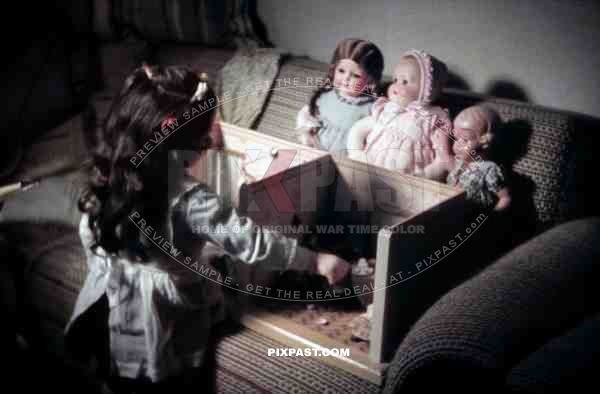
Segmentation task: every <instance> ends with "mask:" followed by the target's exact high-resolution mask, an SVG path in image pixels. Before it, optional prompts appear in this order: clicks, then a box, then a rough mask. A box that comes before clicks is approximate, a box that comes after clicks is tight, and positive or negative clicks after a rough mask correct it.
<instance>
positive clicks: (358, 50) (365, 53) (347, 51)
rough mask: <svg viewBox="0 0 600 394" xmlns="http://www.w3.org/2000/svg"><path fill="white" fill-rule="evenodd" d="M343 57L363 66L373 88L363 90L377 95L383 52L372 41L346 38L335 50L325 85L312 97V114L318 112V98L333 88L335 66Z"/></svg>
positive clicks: (368, 81)
mask: <svg viewBox="0 0 600 394" xmlns="http://www.w3.org/2000/svg"><path fill="white" fill-rule="evenodd" d="M342 59H350V60H353V61H355V62H356V63H357V64H358V65H359V66H361V67H362V69H363V70H364V71H365V72H366V73H367V76H368V80H367V85H371V89H370V90H369V91H368V92H363V94H372V95H375V89H376V88H377V86H378V85H379V81H380V80H381V75H382V73H383V54H382V53H381V51H380V50H379V48H378V47H377V46H376V45H375V44H373V43H372V42H370V41H367V40H363V39H360V38H346V39H344V40H342V41H340V42H339V43H338V44H337V46H336V48H335V51H334V52H333V56H332V58H331V63H330V64H329V71H328V72H327V79H326V83H325V85H324V86H321V87H319V88H318V89H317V90H316V91H315V92H314V93H313V95H312V97H311V99H310V104H309V110H310V114H311V115H312V116H316V114H317V100H318V99H319V97H320V96H321V95H322V94H323V93H325V92H327V91H330V90H331V89H333V85H332V84H333V77H334V74H335V68H336V66H337V64H338V62H339V61H340V60H342Z"/></svg>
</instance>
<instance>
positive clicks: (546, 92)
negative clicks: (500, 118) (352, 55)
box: [258, 0, 600, 117]
mask: <svg viewBox="0 0 600 394" xmlns="http://www.w3.org/2000/svg"><path fill="white" fill-rule="evenodd" d="M258 13H259V16H260V17H261V19H262V20H263V22H264V23H265V25H266V27H267V31H268V34H269V38H270V39H271V41H272V42H273V43H274V44H275V45H276V46H278V47H281V48H284V49H287V50H289V51H290V52H292V53H294V54H297V55H308V56H310V57H312V58H315V59H318V60H322V61H329V59H330V57H331V53H332V51H333V48H334V47H335V44H336V42H337V41H338V40H340V39H342V38H344V37H349V36H356V37H364V38H367V39H370V40H372V41H373V42H375V43H376V44H377V45H378V46H379V47H380V48H381V50H382V52H383V54H384V56H385V60H386V67H385V73H386V74H388V75H389V74H390V71H391V69H392V66H393V65H394V63H395V62H396V60H397V59H398V57H399V56H400V54H401V53H402V52H403V51H404V50H405V49H408V48H410V47H416V48H421V49H425V50H427V51H429V52H430V53H432V54H434V55H436V56H437V57H439V58H440V59H443V60H444V61H445V62H446V63H447V65H448V67H449V69H450V71H451V72H452V73H454V74H456V75H457V76H458V77H459V80H462V83H464V84H465V85H466V86H467V87H469V88H470V89H471V90H473V91H475V92H479V93H489V92H490V90H491V89H492V86H494V84H496V83H498V82H503V83H505V86H506V85H507V84H508V86H509V87H511V86H512V87H516V89H517V90H516V91H517V92H518V91H519V90H520V91H521V92H520V93H522V94H523V95H524V96H525V97H527V99H528V100H529V101H531V102H533V103H536V104H540V105H543V106H547V107H551V108H558V109H565V110H571V111H576V112H581V113H585V114H589V115H593V116H598V117H600V89H599V86H600V78H598V77H599V76H600V34H599V33H600V2H594V1H592V0H590V1H552V0H498V1H489V0H481V1H477V0H463V1H444V0H437V1H431V0H406V1H393V0H373V1H366V0H363V1H356V0H346V1H344V0H296V1H295V0H289V1H288V0H285V1H282V0H259V1H258Z"/></svg>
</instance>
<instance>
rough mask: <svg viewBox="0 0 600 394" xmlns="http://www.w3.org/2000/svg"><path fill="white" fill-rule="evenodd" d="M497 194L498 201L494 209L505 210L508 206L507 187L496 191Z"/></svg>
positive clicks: (508, 194) (497, 210)
mask: <svg viewBox="0 0 600 394" xmlns="http://www.w3.org/2000/svg"><path fill="white" fill-rule="evenodd" d="M496 195H497V196H498V202H497V203H496V206H495V207H494V211H496V212H501V211H504V210H506V209H507V208H508V207H509V206H510V200H511V198H510V193H509V192H508V188H506V187H505V188H503V189H501V190H499V191H498V193H496Z"/></svg>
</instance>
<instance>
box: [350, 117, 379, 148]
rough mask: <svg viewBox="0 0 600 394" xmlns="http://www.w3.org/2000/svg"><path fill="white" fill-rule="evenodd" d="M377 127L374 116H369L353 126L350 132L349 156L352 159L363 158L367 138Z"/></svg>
mask: <svg viewBox="0 0 600 394" xmlns="http://www.w3.org/2000/svg"><path fill="white" fill-rule="evenodd" d="M374 125H375V120H374V119H373V117H372V116H367V117H364V118H362V119H360V120H359V121H357V122H356V123H354V125H353V126H352V128H351V129H350V131H349V132H348V143H347V148H348V156H349V157H350V158H358V157H361V156H362V153H363V151H364V149H365V143H366V141H367V136H368V135H369V133H370V132H371V130H373V126H374Z"/></svg>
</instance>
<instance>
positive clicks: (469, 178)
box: [443, 105, 511, 211]
mask: <svg viewBox="0 0 600 394" xmlns="http://www.w3.org/2000/svg"><path fill="white" fill-rule="evenodd" d="M499 119H500V118H499V116H498V114H497V113H496V112H495V111H494V110H492V109H491V108H489V107H486V106H484V105H474V106H471V107H468V108H465V109H464V110H462V111H461V112H460V113H459V114H458V115H457V116H456V118H455V119H454V133H453V134H454V139H455V141H454V145H453V148H452V150H453V152H454V156H452V155H448V154H445V155H444V157H443V162H444V164H445V166H446V169H447V170H448V171H449V174H448V177H447V180H446V181H447V183H448V184H450V185H453V186H459V187H461V188H462V189H464V190H465V192H466V195H467V198H468V199H469V200H470V201H471V202H473V203H475V204H477V205H479V206H480V207H482V208H487V209H493V210H495V211H503V210H505V209H507V208H508V207H509V206H510V202H511V196H510V193H509V190H508V187H507V184H506V179H505V177H504V173H503V171H502V169H501V168H500V166H499V165H497V164H496V163H494V162H493V161H491V160H490V159H489V155H488V152H489V149H490V145H491V144H492V141H493V139H494V133H495V131H496V127H497V126H498V124H499Z"/></svg>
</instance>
